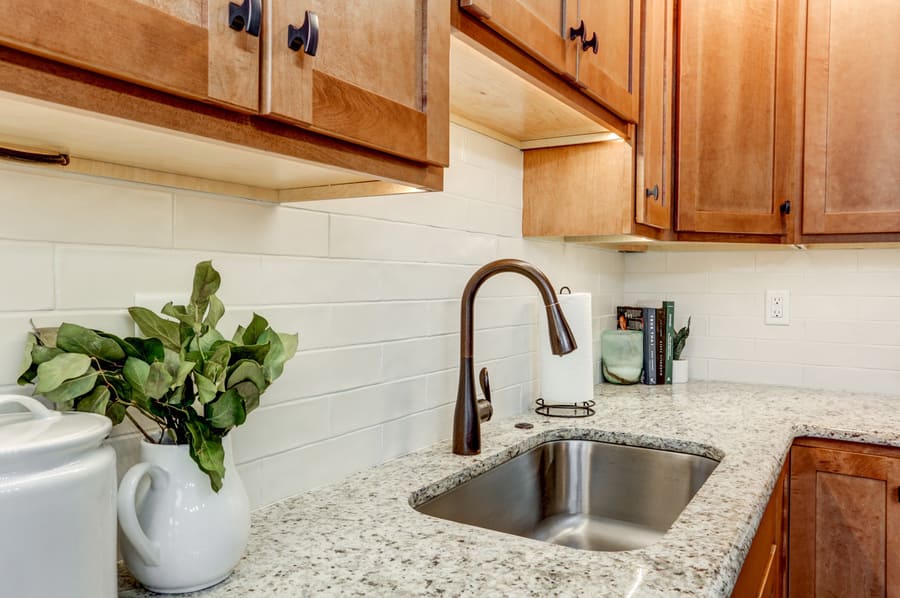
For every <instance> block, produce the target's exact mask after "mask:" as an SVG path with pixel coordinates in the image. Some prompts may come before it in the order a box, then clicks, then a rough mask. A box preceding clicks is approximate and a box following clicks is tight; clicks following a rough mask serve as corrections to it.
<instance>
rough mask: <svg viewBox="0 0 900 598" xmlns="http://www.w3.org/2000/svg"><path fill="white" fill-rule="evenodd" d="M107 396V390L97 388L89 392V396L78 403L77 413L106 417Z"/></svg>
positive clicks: (103, 387) (102, 387)
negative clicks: (83, 412) (82, 412)
mask: <svg viewBox="0 0 900 598" xmlns="http://www.w3.org/2000/svg"><path fill="white" fill-rule="evenodd" d="M109 396H110V394H109V389H108V388H106V387H105V386H98V387H96V388H94V390H92V391H91V394H89V395H88V396H86V397H84V398H82V399H81V400H80V401H78V406H77V409H78V411H86V412H88V413H96V414H98V415H106V410H107V407H108V406H109Z"/></svg>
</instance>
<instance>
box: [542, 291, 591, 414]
mask: <svg viewBox="0 0 900 598" xmlns="http://www.w3.org/2000/svg"><path fill="white" fill-rule="evenodd" d="M559 305H560V307H561V308H562V311H563V314H564V315H565V316H566V321H568V322H569V328H570V329H571V330H572V334H573V336H574V337H575V343H576V344H577V345H578V348H577V349H575V350H574V351H572V352H571V353H569V354H568V355H554V354H553V353H552V351H551V350H550V341H549V340H548V339H549V337H548V336H547V318H546V317H544V314H543V313H542V314H540V315H539V316H538V319H539V322H540V324H539V327H540V332H539V334H540V337H539V338H538V346H539V351H540V368H541V396H542V397H543V398H544V400H545V401H546V402H548V403H580V402H582V401H589V400H591V399H592V398H593V396H594V349H593V348H594V336H593V333H592V326H591V294H590V293H571V294H565V295H562V294H561V295H559ZM541 311H543V309H542V310H541Z"/></svg>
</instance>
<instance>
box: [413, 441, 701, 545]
mask: <svg viewBox="0 0 900 598" xmlns="http://www.w3.org/2000/svg"><path fill="white" fill-rule="evenodd" d="M718 464H719V463H718V461H715V460H713V459H710V458H707V457H700V456H697V455H691V454H687V453H678V452H673V451H665V450H657V449H649V448H643V447H634V446H624V445H619V444H609V443H605V442H596V441H592V440H556V441H552V442H546V443H544V444H540V445H538V446H536V447H534V448H533V449H531V450H529V451H527V452H525V453H522V454H521V455H518V456H516V457H514V458H512V459H510V460H509V461H506V462H505V463H503V464H501V465H499V466H497V467H495V468H494V469H491V470H490V471H487V472H485V473H483V474H481V475H479V476H476V477H474V478H472V479H471V480H468V481H466V482H464V483H462V484H460V485H459V486H456V487H455V488H453V489H451V490H448V491H447V492H445V493H443V494H440V495H438V496H436V497H434V498H432V499H430V500H428V501H427V502H424V503H422V504H420V505H418V506H416V507H415V509H416V510H417V511H419V512H421V513H425V514H426V515H431V516H434V517H439V518H441V519H448V520H450V521H456V522H458V523H465V524H468V525H474V526H476V527H482V528H487V529H492V530H496V531H499V532H506V533H508V534H515V535H517V536H524V537H526V538H533V539H535V540H543V541H544V542H552V543H554V544H561V545H563V546H570V547H572V548H580V549H583V550H600V551H618V550H632V549H635V548H641V547H644V546H648V545H650V544H652V543H653V542H655V541H656V540H658V539H659V538H661V537H662V536H663V534H665V533H666V532H667V531H668V530H669V528H670V527H671V526H672V524H673V523H674V522H675V520H676V519H677V518H678V515H680V514H681V512H682V511H683V510H684V508H685V507H686V506H687V504H688V502H690V500H691V498H692V497H693V496H694V494H696V493H697V491H698V490H699V489H700V487H701V486H702V485H703V483H704V482H705V481H706V479H707V478H708V477H709V476H710V474H711V473H712V472H713V470H714V469H715V468H716V466H717V465H718Z"/></svg>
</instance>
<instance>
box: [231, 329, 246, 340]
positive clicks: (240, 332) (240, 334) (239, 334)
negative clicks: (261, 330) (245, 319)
mask: <svg viewBox="0 0 900 598" xmlns="http://www.w3.org/2000/svg"><path fill="white" fill-rule="evenodd" d="M246 330H247V329H246V328H244V327H243V326H241V325H238V327H237V328H235V330H234V336H232V337H231V342H233V343H234V344H236V345H242V344H244V341H243V339H244V332H246Z"/></svg>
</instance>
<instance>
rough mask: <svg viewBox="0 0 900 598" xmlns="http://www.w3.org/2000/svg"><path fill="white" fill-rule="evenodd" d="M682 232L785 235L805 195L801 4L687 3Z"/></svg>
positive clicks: (775, 0)
mask: <svg viewBox="0 0 900 598" xmlns="http://www.w3.org/2000/svg"><path fill="white" fill-rule="evenodd" d="M680 8H681V13H680V32H679V40H680V42H679V43H680V46H679V92H678V93H679V95H678V133H677V135H678V154H677V162H678V166H677V168H678V176H677V178H678V229H679V230H685V231H700V232H723V233H729V232H733V233H756V234H784V233H786V231H787V228H786V221H785V219H784V218H782V215H781V213H780V209H779V208H780V205H781V204H782V202H784V201H786V200H795V203H796V199H797V198H796V193H797V192H799V185H798V181H799V156H800V155H801V148H800V141H801V136H800V129H799V125H800V123H799V119H800V108H801V107H800V102H799V96H798V95H797V93H799V91H800V90H799V80H800V78H799V77H798V72H799V69H800V65H802V52H801V40H802V24H801V17H802V14H801V13H802V10H801V9H802V7H801V5H800V3H799V2H798V1H797V0H724V1H721V2H704V1H701V0H685V1H684V2H681V3H680Z"/></svg>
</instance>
